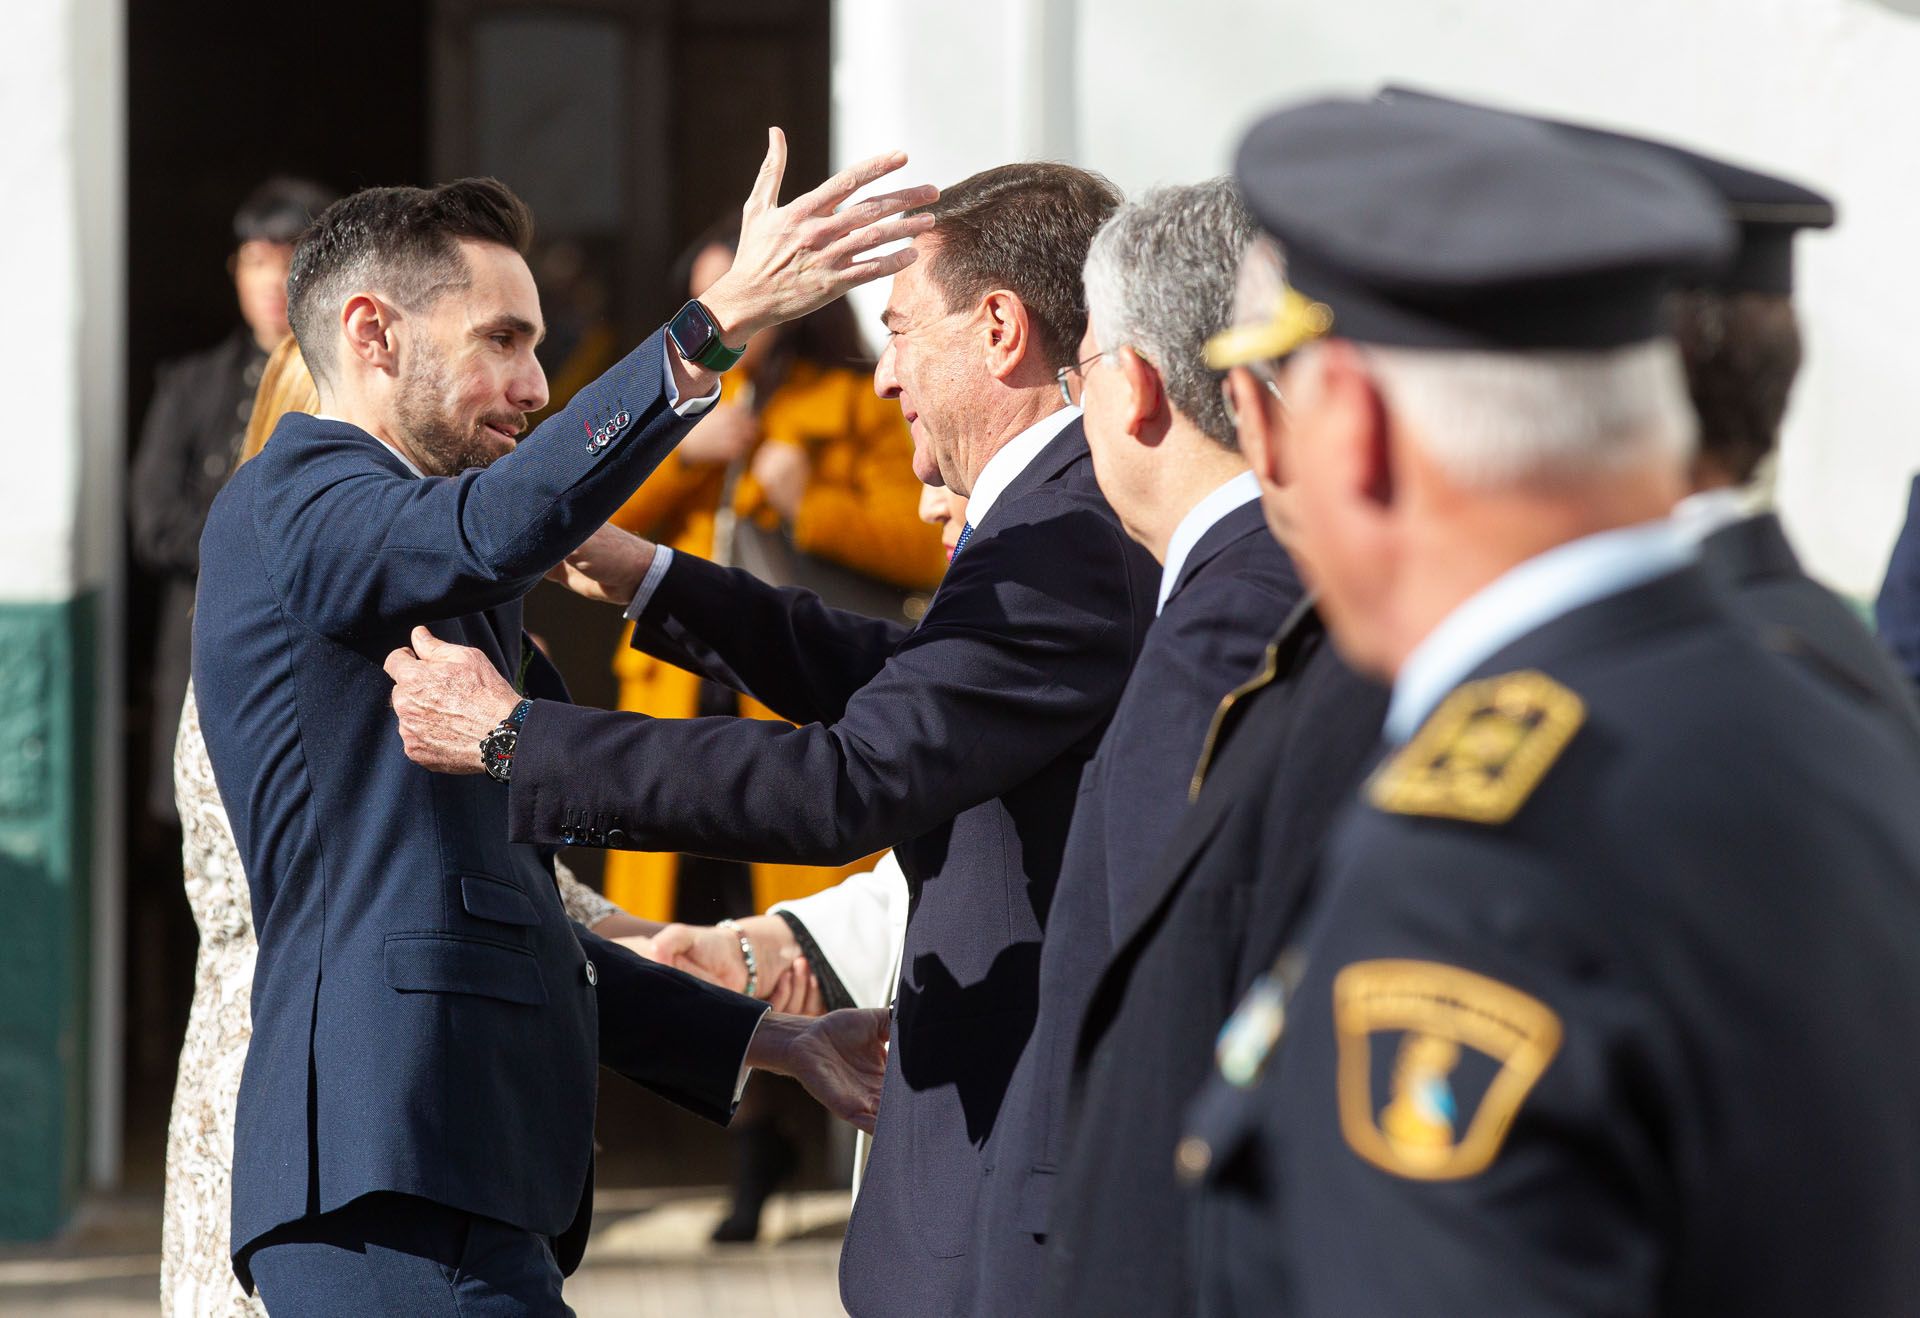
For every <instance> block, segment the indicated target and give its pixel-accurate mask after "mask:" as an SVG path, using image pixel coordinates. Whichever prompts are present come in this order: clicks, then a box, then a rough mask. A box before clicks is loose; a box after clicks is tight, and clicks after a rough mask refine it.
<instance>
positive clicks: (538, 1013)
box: [194, 335, 764, 1278]
mask: <svg viewBox="0 0 1920 1318" xmlns="http://www.w3.org/2000/svg"><path fill="white" fill-rule="evenodd" d="M664 364H665V358H664V355H663V350H662V346H661V339H660V337H659V336H658V335H655V336H654V337H653V338H651V339H649V340H648V341H647V342H646V343H644V344H642V345H641V346H640V347H639V348H638V349H637V350H636V351H635V352H634V353H633V355H631V356H629V357H627V358H626V359H625V360H624V361H622V362H620V363H619V364H618V365H616V366H615V367H614V368H613V369H612V370H611V371H609V372H608V374H607V375H606V376H604V377H602V379H601V380H600V381H599V382H597V383H596V384H594V385H592V386H590V387H588V388H587V389H585V390H583V391H582V392H581V393H580V395H579V396H578V397H576V398H575V399H574V400H573V402H572V403H571V404H569V405H568V406H567V407H565V408H563V409H562V410H561V411H560V412H559V413H557V414H556V415H555V416H553V417H552V418H551V419H549V420H548V421H547V422H546V423H545V424H543V425H542V426H540V427H539V428H538V429H537V430H535V431H534V433H533V434H532V435H531V436H529V437H528V439H527V440H526V441H525V442H524V443H522V444H521V445H520V446H519V447H518V449H517V450H516V451H514V452H513V453H512V454H510V455H508V456H506V457H504V458H502V459H500V461H498V462H497V463H495V464H494V465H493V466H492V467H490V468H487V469H486V470H484V471H469V472H466V473H464V474H462V475H461V476H459V477H457V478H454V479H450V480H443V479H432V480H421V479H417V478H415V477H414V476H413V475H412V474H411V473H410V472H409V471H408V470H407V469H406V467H405V466H404V464H402V463H401V462H400V460H399V459H398V458H397V457H395V456H394V455H393V453H392V452H391V451H390V450H388V449H387V448H385V447H384V446H382V445H381V444H380V443H379V441H377V440H375V439H374V438H373V437H372V436H371V435H369V434H367V433H366V432H364V431H362V430H360V429H358V428H356V427H354V426H351V425H347V424H345V423H343V422H337V421H325V420H320V419H318V418H315V417H309V416H305V415H292V416H288V417H287V418H285V419H284V420H283V421H281V423H280V425H279V427H278V428H277V429H276V430H275V432H274V435H273V439H272V441H271V442H270V443H268V445H267V446H266V448H265V450H264V451H263V452H262V453H261V455H260V456H259V457H258V458H256V459H254V460H253V461H252V462H250V463H248V464H247V465H246V466H244V467H242V468H241V469H240V471H239V473H238V474H237V475H236V476H235V477H234V479H233V480H232V481H231V482H230V483H229V484H228V485H227V487H226V489H225V490H223V491H222V492H221V494H220V497H219V498H218V499H217V500H216V501H215V502H214V505H213V511H212V515H211V516H210V517H209V518H208V521H207V530H206V534H205V536H204V538H203V539H202V541H201V562H202V565H203V566H202V571H201V575H200V586H199V603H198V608H197V613H196V617H195V624H194V678H195V685H196V688H197V691H198V694H199V700H200V711H201V723H202V726H203V727H204V729H205V732H206V740H207V750H208V752H209V754H210V756H211V757H212V761H213V769H214V776H215V778H216V780H217V781H218V783H219V786H220V795H221V799H222V800H223V801H224V803H225V804H226V808H227V814H228V817H229V818H230V819H231V821H232V823H233V832H234V838H235V840H236V841H237V842H238V843H239V846H240V855H241V859H242V862H243V864H244V865H245V868H246V873H247V882H248V887H249V889H250V891H251V892H252V895H253V920H254V927H255V929H256V930H257V932H258V935H259V943H260V954H259V960H258V962H257V964H256V966H255V969H254V979H253V1042H252V1046H251V1048H250V1049H249V1051H248V1054H247V1061H246V1069H245V1072H244V1074H243V1076H242V1079H241V1084H240V1097H239V1110H238V1115H237V1120H236V1129H235V1137H234V1172H233V1248H234V1253H235V1255H236V1259H237V1260H238V1263H237V1266H238V1267H239V1270H240V1273H241V1276H242V1277H243V1278H245V1276H246V1271H245V1258H244V1253H245V1250H246V1247H247V1246H248V1244H249V1243H250V1242H252V1241H253V1240H255V1239H256V1238H258V1237H259V1236H260V1235H261V1234H262V1233H264V1232H266V1231H268V1230H270V1229H272V1228H273V1227H275V1226H278V1225H280V1224H282V1223H285V1222H289V1221H292V1220H294V1219H296V1218H300V1217H302V1216H305V1215H308V1214H313V1213H322V1212H327V1211H329V1210H332V1209H334V1208H338V1207H340V1206H341V1205H343V1204H345V1203H347V1202H349V1201H350V1200H352V1199H355V1198H357V1197H359V1196H361V1195H364V1194H367V1193H368V1192H370V1191H375V1190H391V1191H399V1192H403V1193H406V1194H413V1195H420V1196H423V1197H425V1198H428V1199H432V1200H434V1201H436V1202H438V1203H442V1204H446V1205H448V1206H450V1207H453V1208H458V1209H462V1210H464V1211H467V1212H471V1213H477V1214H480V1215H483V1216H487V1217H493V1218H498V1219H500V1220H502V1221H505V1222H509V1223H512V1224H514V1225H516V1226H520V1227H524V1228H526V1229H528V1230H532V1231H536V1232H540V1233H542V1234H545V1235H549V1236H556V1237H559V1236H563V1233H565V1234H564V1238H563V1239H562V1240H561V1242H560V1246H559V1249H558V1250H557V1253H558V1254H559V1256H560V1260H561V1263H562V1266H563V1267H567V1268H571V1266H572V1265H573V1264H574V1263H575V1262H577V1261H578V1258H579V1248H580V1245H581V1244H582V1242H583V1241H584V1235H585V1226H586V1220H587V1214H588V1211H589V1208H590V1204H589V1202H588V1199H587V1192H588V1189H589V1184H590V1164H591V1159H592V1151H593V1111H594V1098H595V1083H596V1077H595V1070H594V1067H595V1061H596V1057H597V1058H598V1060H600V1061H602V1062H605V1063H606V1064H607V1065H609V1066H612V1067H614V1068H615V1069H617V1070H620V1071H622V1072H624V1073H626V1074H628V1075H630V1076H632V1077H633V1078H634V1079H636V1080H638V1081H640V1082H641V1083H642V1084H645V1085H647V1086H648V1087H650V1088H652V1089H655V1090H656V1091H658V1092H660V1093H662V1094H664V1095H666V1096H667V1097H669V1098H672V1099H674V1100H675V1101H677V1102H680V1103H682V1104H684V1105H686V1106H688V1107H691V1108H693V1109H694V1110H695V1111H698V1112H701V1113H703V1114H705V1115H707V1116H709V1117H712V1118H715V1119H720V1120H724V1119H725V1118H726V1117H727V1115H728V1114H729V1113H730V1111H731V1108H732V1104H733V1090H734V1086H735V1083H736V1078H737V1072H738V1068H739V1065H740V1060H741V1056H742V1054H743V1052H744V1050H745V1047H746V1043H747V1040H748V1039H749V1038H750V1037H751V1034H752V1030H753V1027H754V1026H755V1024H756V1023H757V1022H758V1020H759V1017H760V1014H761V1012H762V1011H763V1010H764V1008H763V1007H762V1006H761V1005H760V1004H755V1003H750V1002H748V1001H747V1000H746V999H744V998H740V997H738V996H736V995H733V994H728V993H723V992H720V991H717V990H714V989H712V988H710V987H708V986H706V985H703V984H700V983H697V982H696V981H694V980H691V979H689V978H688V977H686V976H684V975H679V974H675V973H671V972H668V971H666V970H664V969H662V968H661V967H658V966H654V965H652V964H651V963H648V962H644V961H641V960H640V959H639V958H637V957H634V956H633V955H632V954H630V953H628V952H627V951H625V949H622V948H618V947H616V946H614V945H612V944H609V943H605V942H603V941H601V940H599V939H597V938H595V937H594V936H593V935H592V934H590V933H587V932H586V931H585V930H582V929H580V928H579V927H578V926H576V925H573V924H571V923H570V922H569V921H568V920H567V917H566V915H565V913H564V912H563V910H562V908H561V904H560V898H559V894H558V891H557V890H556V888H555V886H554V882H553V868H552V858H551V853H550V852H545V851H542V850H539V849H537V848H534V847H530V846H520V845H515V844H513V843H511V842H509V841H508V839H507V830H506V823H505V808H506V789H505V788H503V787H502V786H500V784H498V783H495V782H494V781H493V780H492V779H490V778H488V777H486V776H485V775H473V776H465V777H460V776H444V775H438V774H433V773H429V772H428V771H427V770H425V769H422V768H419V767H418V766H416V765H414V764H412V763H410V762H409V761H408V760H407V758H406V756H405V754H404V753H403V751H402V750H401V745H400V738H399V736H398V735H397V732H396V730H395V727H394V723H393V712H392V710H391V708H390V707H389V697H390V695H391V691H392V684H391V683H390V682H389V681H388V679H387V676H386V674H385V673H384V672H383V671H382V670H381V663H382V661H383V660H384V659H385V657H386V655H387V654H388V653H389V652H390V651H392V650H393V649H394V648H396V647H398V646H401V645H404V644H406V643H407V637H408V633H409V631H410V629H411V628H412V627H413V626H415V625H416V624H421V623H427V624H431V626H432V629H433V631H434V634H435V635H437V636H439V637H440V638H441V639H443V640H447V641H453V642H458V643H460V644H463V645H471V646H477V647H478V648H479V649H481V650H483V651H485V652H486V654H487V655H488V656H489V657H490V658H491V659H492V660H493V661H494V663H495V664H496V665H497V666H498V667H499V669H500V671H501V672H502V673H505V674H507V675H508V676H509V677H512V676H516V675H517V674H518V673H520V672H521V671H522V665H523V664H524V665H525V672H526V675H527V689H528V690H529V691H530V692H532V693H534V694H537V695H539V696H542V697H544V698H546V699H547V700H550V701H558V700H564V699H565V689H564V687H563V686H562V685H561V683H560V680H559V675H558V674H557V673H556V672H554V670H553V669H552V668H551V667H550V666H549V665H547V663H546V662H545V660H544V659H542V658H541V657H540V656H539V654H538V653H537V652H536V651H534V650H533V649H532V648H531V646H530V644H529V642H527V640H526V639H525V635H524V633H523V632H522V631H521V628H520V598H521V596H522V595H523V594H524V593H525V592H526V591H527V590H529V589H530V588H531V587H532V586H533V584H534V583H535V582H536V581H538V580H539V578H540V575H541V574H542V573H543V572H544V571H545V570H546V569H547V568H548V567H550V566H551V565H552V564H553V563H555V562H556V561H558V560H559V559H560V558H561V557H562V556H563V555H565V554H566V553H567V552H568V551H569V550H570V549H571V548H572V547H573V546H575V545H577V544H578V543H580V542H581V541H582V540H584V539H585V538H586V537H587V536H588V535H589V534H591V533H592V531H593V530H594V528H595V527H597V526H599V525H600V524H601V523H603V522H604V521H605V520H606V518H607V517H608V516H609V515H610V514H611V513H612V512H613V510H614V509H615V508H617V507H619V505H620V504H621V502H622V501H623V500H625V499H626V498H627V496H628V495H629V494H630V493H631V492H632V491H633V489H634V487H635V486H636V485H638V484H639V483H640V481H641V480H642V479H643V478H644V477H645V476H646V474H647V473H648V472H650V471H651V470H653V468H654V466H655V465H657V464H658V462H659V461H660V459H661V458H662V457H664V456H665V455H666V454H667V453H668V452H669V451H670V450H671V449H672V447H673V445H674V444H675V442H677V441H678V439H679V437H680V436H681V435H682V434H683V433H684V432H685V431H686V429H687V428H688V425H689V424H690V422H688V421H686V420H683V419H681V418H679V417H677V416H675V415H674V414H673V413H672V411H671V410H670V409H669V408H668V407H667V404H666V398H665V394H664V390H663V381H662V378H661V376H662V372H663V370H664ZM596 431H598V432H599V433H601V434H602V435H609V436H611V438H609V440H608V441H607V443H605V444H600V443H596V442H595V441H594V440H593V439H591V438H583V432H584V434H585V435H586V436H589V437H590V436H592V435H593V434H594V432H596ZM475 756H476V759H477V757H478V748H477V747H476V748H475ZM583 949H584V950H583ZM589 956H591V960H589ZM596 983H597V986H598V996H599V997H600V998H602V999H604V1008H605V1009H604V1010H603V1011H602V1010H598V1009H596V1005H595V998H596V991H595V989H596Z"/></svg>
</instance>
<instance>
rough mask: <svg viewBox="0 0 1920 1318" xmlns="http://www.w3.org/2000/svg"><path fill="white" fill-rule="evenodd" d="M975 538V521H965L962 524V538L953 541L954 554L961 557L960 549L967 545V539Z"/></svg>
mask: <svg viewBox="0 0 1920 1318" xmlns="http://www.w3.org/2000/svg"><path fill="white" fill-rule="evenodd" d="M971 539H973V523H972V522H964V523H962V524H961V526H960V538H959V539H958V540H955V541H954V542H953V556H954V557H955V558H958V557H960V551H961V550H962V549H965V548H966V547H967V541H969V540H971Z"/></svg>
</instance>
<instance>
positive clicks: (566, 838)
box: [560, 829, 574, 846]
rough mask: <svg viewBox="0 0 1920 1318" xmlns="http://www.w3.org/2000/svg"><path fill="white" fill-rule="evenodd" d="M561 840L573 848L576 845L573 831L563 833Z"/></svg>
mask: <svg viewBox="0 0 1920 1318" xmlns="http://www.w3.org/2000/svg"><path fill="white" fill-rule="evenodd" d="M560 840H561V841H562V842H564V843H566V844H567V845H568V846H572V845H573V844H574V836H573V830H572V829H568V830H567V831H566V832H564V833H562V834H561V835H560Z"/></svg>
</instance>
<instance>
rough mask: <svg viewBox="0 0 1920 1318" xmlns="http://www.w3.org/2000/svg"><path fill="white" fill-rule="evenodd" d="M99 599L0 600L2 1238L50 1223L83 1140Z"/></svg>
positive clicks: (76, 1174)
mask: <svg viewBox="0 0 1920 1318" xmlns="http://www.w3.org/2000/svg"><path fill="white" fill-rule="evenodd" d="M95 607H96V600H95V597H93V596H91V595H88V596H83V597H81V598H79V599H76V600H72V601H69V602H67V603H63V604H0V1239H6V1240H34V1239H39V1238H42V1237H45V1236H49V1235H52V1234H53V1233H54V1232H55V1231H57V1230H59V1228H60V1226H61V1224H62V1223H63V1222H64V1221H65V1220H66V1217H67V1214H68V1213H69V1212H70V1211H71V1210H72V1207H73V1202H74V1199H75V1196H76V1195H77V1194H78V1193H79V1189H80V1184H81V1178H82V1174H83V1169H84V1159H85V1151H86V1093H87V1074H86V1058H87V1037H86V1031H87V984H88V965H87V949H88V941H89V939H88V911H89V895H90V894H89V882H90V875H91V858H90V855H89V850H90V849H89V841H90V836H91V821H92V781H93V777H92V767H93V766H92V750H93V713H94V708H95V705H96V700H97V693H96V692H95V689H94V680H93V675H94V634H95V627H94V620H95Z"/></svg>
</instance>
